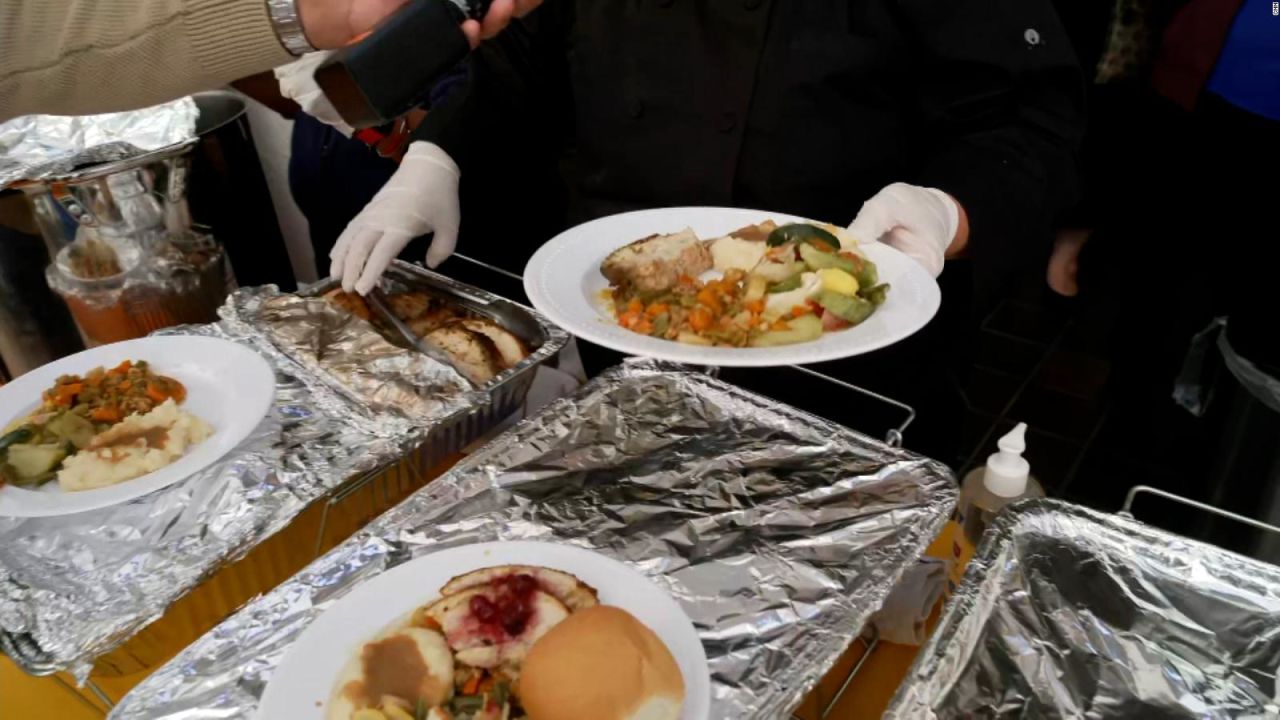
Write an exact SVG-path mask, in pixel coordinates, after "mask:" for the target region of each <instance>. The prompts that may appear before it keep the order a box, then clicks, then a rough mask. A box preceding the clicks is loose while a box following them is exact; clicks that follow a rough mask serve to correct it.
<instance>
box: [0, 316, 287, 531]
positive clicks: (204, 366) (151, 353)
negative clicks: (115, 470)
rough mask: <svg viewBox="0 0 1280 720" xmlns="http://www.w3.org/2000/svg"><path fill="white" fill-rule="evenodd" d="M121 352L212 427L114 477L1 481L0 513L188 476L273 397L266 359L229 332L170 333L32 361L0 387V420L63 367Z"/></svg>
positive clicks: (38, 511) (26, 406)
mask: <svg viewBox="0 0 1280 720" xmlns="http://www.w3.org/2000/svg"><path fill="white" fill-rule="evenodd" d="M125 360H146V361H147V362H148V363H149V364H150V365H151V369H152V370H153V371H154V372H156V373H158V374H160V375H168V376H169V377H172V378H174V379H176V380H178V381H179V382H181V383H182V384H183V385H185V386H186V387H187V399H186V400H185V401H184V402H183V403H182V405H181V407H182V409H183V410H185V411H186V412H189V413H191V414H192V415H195V416H196V417H198V418H200V419H201V420H204V421H205V422H206V423H209V426H210V427H212V428H213V435H212V436H210V437H209V438H208V439H207V440H205V441H204V442H202V443H200V444H199V445H196V446H195V447H194V448H192V449H191V450H190V451H189V452H188V453H187V454H186V455H184V456H182V457H181V458H179V459H178V460H177V461H175V462H174V463H173V464H172V465H168V466H166V467H163V468H161V469H159V470H157V471H155V472H153V473H148V474H146V475H143V476H142V477H139V478H135V479H133V480H129V481H126V482H122V483H120V484H119V485H112V486H110V487H105V488H99V489H97V490H81V491H80V492H62V490H61V489H59V487H58V482H57V481H56V480H53V481H50V482H47V483H45V484H44V485H43V486H42V487H41V488H39V489H38V490H28V489H25V488H19V487H14V486H12V485H5V486H3V487H0V515H8V516H12V517H44V516H49V515H70V514H72V513H78V512H84V511H86V510H96V509H98V508H103V507H107V506H109V505H115V504H117V503H122V502H125V501H128V500H132V499H134V498H137V497H141V496H143V495H146V494H147V493H149V492H154V491H156V490H159V489H160V488H163V487H167V486H169V485H172V484H173V483H175V482H178V481H179V480H182V479H184V478H187V477H189V476H190V475H191V474H192V473H195V472H197V471H199V470H202V469H204V468H206V467H208V466H209V465H211V464H213V463H214V462H216V461H217V460H219V459H220V458H221V457H222V456H223V455H225V454H227V451H229V450H231V449H232V448H234V447H235V446H236V445H239V444H240V441H242V440H244V439H245V438H246V437H248V436H249V433H251V432H253V429H254V428H255V427H257V426H258V423H260V422H262V418H264V417H266V414H267V411H268V410H270V409H271V403H272V402H273V401H274V400H275V389H276V378H275V372H274V371H272V369H271V365H269V364H268V363H267V361H266V360H264V359H263V358H262V356H261V355H259V354H258V353H256V352H253V351H252V350H250V349H248V348H246V347H244V346H241V345H237V344H236V343H233V342H231V341H229V340H221V339H218V338H208V337H197V336H192V335H173V336H166V337H149V338H141V339H138V340H126V341H125V342H119V343H113V344H111V345H103V346H101V347H96V348H93V349H92V350H85V351H84V352H82V353H76V354H75V355H72V356H70V357H65V358H62V359H61V360H58V361H57V362H52V363H49V364H48V365H44V366H42V367H40V368H37V369H35V370H33V371H31V372H29V373H27V374H26V375H23V376H21V377H19V378H18V379H17V380H14V381H13V382H12V383H9V384H8V385H5V386H4V387H0V428H3V427H5V426H7V425H8V424H9V423H10V422H12V421H13V420H16V419H17V418H20V417H23V416H25V415H28V414H30V413H31V412H33V411H34V410H35V409H36V408H37V407H39V406H40V394H41V393H42V392H44V391H45V390H46V389H48V388H49V387H52V386H53V383H54V381H55V380H57V379H58V377H59V376H62V375H84V374H85V373H87V372H89V371H90V370H92V369H94V368H96V367H105V368H108V369H109V368H112V367H115V366H116V365H119V364H120V363H121V362H124V361H125Z"/></svg>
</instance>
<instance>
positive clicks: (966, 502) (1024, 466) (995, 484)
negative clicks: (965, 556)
mask: <svg viewBox="0 0 1280 720" xmlns="http://www.w3.org/2000/svg"><path fill="white" fill-rule="evenodd" d="M1026 433H1027V424H1026V423H1018V425H1017V427H1015V428H1014V429H1013V430H1010V431H1009V433H1008V434H1007V435H1005V436H1004V437H1002V438H1000V441H999V442H997V443H996V447H997V448H999V450H998V451H997V452H994V453H992V454H991V456H990V457H988V458H987V464H986V466H985V467H979V468H974V469H973V470H971V471H970V472H969V474H968V475H965V478H964V482H963V483H962V484H961V486H960V500H959V502H958V503H957V505H956V519H957V520H958V521H959V523H960V526H961V527H962V528H964V536H965V539H967V540H968V541H969V542H970V543H972V544H973V545H977V543H978V540H979V539H980V538H981V537H982V533H983V532H985V531H986V529H987V525H989V524H990V523H991V521H992V520H993V519H995V516H996V515H997V514H998V513H999V512H1000V511H1001V510H1002V509H1004V507H1005V506H1006V505H1011V504H1013V503H1015V502H1017V501H1019V500H1022V499H1025V498H1033V497H1044V489H1043V488H1041V487H1040V483H1039V482H1037V481H1036V479H1035V478H1034V477H1032V476H1031V463H1029V462H1027V461H1026V459H1025V458H1023V457H1022V453H1023V452H1024V451H1025V450H1026V449H1027V442H1026Z"/></svg>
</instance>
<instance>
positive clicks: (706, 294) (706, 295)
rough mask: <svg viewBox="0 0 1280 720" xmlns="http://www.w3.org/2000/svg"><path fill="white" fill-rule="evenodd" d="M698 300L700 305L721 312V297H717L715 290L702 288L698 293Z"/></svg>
mask: <svg viewBox="0 0 1280 720" xmlns="http://www.w3.org/2000/svg"><path fill="white" fill-rule="evenodd" d="M697 299H698V304H699V305H706V306H707V307H709V308H711V309H712V310H714V311H716V312H720V309H721V307H722V305H721V303H720V297H719V296H718V295H716V292H715V290H712V289H711V288H709V287H705V288H702V289H701V290H699V291H698V296H697Z"/></svg>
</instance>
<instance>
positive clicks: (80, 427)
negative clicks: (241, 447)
mask: <svg viewBox="0 0 1280 720" xmlns="http://www.w3.org/2000/svg"><path fill="white" fill-rule="evenodd" d="M274 399H275V373H274V372H273V371H272V369H271V366H270V365H269V364H268V363H267V361H266V360H264V359H263V358H262V356H261V355H259V354H257V353H255V352H253V351H252V350H249V349H248V348H245V347H243V346H241V345H237V344H236V343H233V342H230V341H228V340H221V339H218V338H206V337H195V336H189V335H175V336H168V337H154V338H142V339H139V340H129V341H126V342H120V343H114V344H111V345H103V346H101V347H97V348H93V349H92V350H86V351H84V352H81V353H77V354H75V355H72V356H70V357H65V358H62V359H61V360H58V361H56V362H53V363H50V364H48V365H44V366H42V367H40V368H37V369H36V370H33V371H32V372H29V373H27V374H26V375H22V376H21V377H19V378H18V379H16V380H14V381H13V382H12V383H9V384H8V385H5V386H4V387H0V515H7V516H16V517H41V516H49V515H68V514H71V513H77V512H84V511H86V510H95V509H98V508H102V507H106V506H109V505H114V504H116V503H121V502H125V501H128V500H132V499H134V498H137V497H140V496H142V495H145V494H147V493H149V492H153V491H155V490H159V489H160V488H163V487H166V486H168V485H171V484H173V483H175V482H177V481H179V480H182V479H184V478H186V477H188V476H190V475H191V474H192V473H194V472H197V471H199V470H202V469H204V468H205V467H208V466H209V465H211V464H212V463H214V462H215V461H217V460H218V459H220V458H221V457H222V456H223V455H225V454H226V453H227V452H228V451H229V450H231V449H232V448H234V447H235V446H236V445H238V444H239V443H240V442H241V441H242V440H244V439H245V438H246V437H248V436H249V433H251V432H253V429H254V428H255V427H257V425H258V423H260V422H261V421H262V419H263V418H264V417H265V416H266V414H267V412H268V411H269V410H270V409H271V404H272V402H273V401H274Z"/></svg>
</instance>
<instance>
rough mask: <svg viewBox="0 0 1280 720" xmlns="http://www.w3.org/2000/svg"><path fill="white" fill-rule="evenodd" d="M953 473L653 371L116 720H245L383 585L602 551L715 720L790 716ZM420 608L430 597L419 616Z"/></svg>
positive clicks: (314, 583) (568, 402)
mask: <svg viewBox="0 0 1280 720" xmlns="http://www.w3.org/2000/svg"><path fill="white" fill-rule="evenodd" d="M955 500H956V485H955V478H954V477H953V475H952V474H951V472H950V470H948V469H947V468H946V467H945V466H943V465H941V464H940V463H937V462H934V461H932V460H927V459H925V458H921V457H919V456H916V455H913V454H911V453H908V452H906V451H903V450H899V449H895V448H892V447H889V446H887V445H885V444H883V443H880V442H878V441H875V440H872V439H870V438H867V437H865V436H862V435H858V434H856V433H854V432H852V431H850V430H847V429H845V428H842V427H839V426H836V425H834V424H832V423H829V422H827V421H824V420H821V419H819V418H816V417H814V416H812V415H808V414H805V413H802V412H800V411H798V410H794V409H791V408H788V407H786V406H783V405H780V404H778V403H776V402H774V401H771V400H767V399H765V398H761V397H759V396H756V395H752V394H751V393H748V392H747V391H745V390H741V389H739V388H735V387H733V386H731V385H727V384H725V383H722V382H720V381H718V380H714V379H712V378H710V377H707V376H706V375H701V374H697V373H691V372H687V371H679V370H677V369H675V368H671V367H668V366H663V365H659V364H656V363H652V362H636V363H631V364H628V365H625V366H623V367H621V368H615V369H614V370H611V371H609V372H607V373H605V374H604V375H602V376H601V377H599V378H597V379H596V380H594V381H592V383H590V384H589V385H588V386H586V387H585V388H584V389H582V390H581V391H580V392H579V393H578V394H576V395H574V396H572V397H570V398H567V399H563V400H559V401H556V402H553V403H551V404H550V405H548V406H547V407H546V408H544V409H543V411H542V412H540V413H538V414H537V415H534V416H532V417H530V418H529V419H527V420H525V421H523V422H522V423H520V424H519V425H517V426H516V427H515V428H513V429H512V430H511V431H509V432H507V433H506V434H504V435H502V436H500V437H498V438H497V439H496V440H494V441H493V442H492V443H490V444H489V445H487V446H485V447H484V448H483V449H481V450H479V451H477V452H476V453H475V454H473V455H472V456H470V457H469V458H467V459H466V460H464V461H463V462H462V463H460V464H459V465H458V466H457V467H455V468H454V469H453V470H452V471H450V472H449V473H448V474H447V475H445V476H443V477H441V478H439V479H437V480H436V481H435V482H433V483H431V484H430V485H428V486H427V487H425V488H423V489H422V490H420V491H419V492H418V493H416V494H414V495H413V496H411V497H409V498H408V499H407V500H406V501H405V502H403V503H402V504H400V505H398V506H397V507H395V508H393V509H392V510H390V511H389V512H387V513H386V514H384V515H383V516H382V517H380V518H379V519H377V520H375V521H374V522H373V523H371V524H370V525H369V526H368V527H366V528H365V530H363V531H362V532H361V533H359V534H358V535H356V536H355V537H353V538H351V539H350V540H348V541H347V542H346V543H344V544H342V545H340V546H338V547H337V548H335V549H334V550H333V551H332V552H330V553H328V554H327V555H325V556H324V557H322V558H320V559H319V560H317V561H316V562H314V563H312V564H311V565H310V566H309V567H307V568H306V569H305V570H303V571H302V572H301V573H299V574H298V575H296V576H294V577H293V578H292V579H290V580H289V581H288V582H286V583H284V584H283V585H281V586H280V587H279V588H277V589H275V590H274V591H272V592H271V593H269V594H267V595H265V596H263V597H262V598H260V599H258V600H256V601H254V602H253V603H250V604H249V605H248V606H246V607H245V608H243V609H242V610H241V611H240V612H238V613H236V614H235V615H233V616H232V617H230V618H229V619H228V620H226V621H225V622H223V623H222V624H221V625H219V626H218V627H216V628H214V629H213V630H212V631H210V632H209V633H208V634H206V635H205V636H204V637H202V638H201V639H200V640H198V641H197V642H195V643H194V644H193V645H191V646H190V647H188V648H187V649H186V650H184V651H183V652H182V653H180V654H179V655H178V656H177V657H175V658H174V659H173V660H172V661H170V662H169V663H167V664H166V665H164V666H163V667H161V668H160V669H159V670H158V671H156V672H155V673H154V674H153V675H152V676H151V677H149V678H148V679H147V680H145V681H143V683H142V684H140V685H138V686H137V687H136V688H134V690H133V691H132V692H130V693H129V694H128V695H127V696H126V697H125V698H124V699H123V700H122V701H121V703H120V704H119V705H118V706H117V707H116V708H115V710H114V711H113V712H112V715H111V717H113V718H117V719H121V720H122V719H124V718H148V719H149V720H155V719H157V718H172V719H173V720H177V719H178V718H182V719H183V720H196V719H197V718H210V719H212V718H218V719H220V720H222V719H226V718H249V717H252V716H253V714H254V711H255V708H256V705H257V702H258V698H259V697H260V696H261V694H262V691H263V688H264V686H265V685H266V683H267V682H268V681H269V680H270V678H271V674H272V672H273V670H274V669H275V667H276V665H277V664H278V663H279V662H280V660H281V658H282V657H283V656H284V654H285V652H286V651H287V650H288V649H289V646H290V644H291V643H292V642H293V641H294V640H295V639H296V638H297V637H298V635H299V633H301V632H302V630H303V629H305V628H306V627H307V625H308V624H309V623H310V622H311V621H312V620H313V619H314V618H315V617H316V616H317V615H319V614H320V613H321V612H323V611H324V610H325V609H326V608H327V607H329V606H330V605H331V604H332V603H333V602H334V601H336V600H337V599H339V598H341V597H342V596H343V595H345V594H346V593H347V592H348V591H350V590H351V589H352V588H353V587H355V586H356V585H358V584H359V583H361V582H362V581H364V580H366V579H368V578H370V577H372V576H374V575H376V574H378V573H380V572H383V571H384V570H386V569H388V568H391V567H394V566H396V565H399V564H400V563H403V562H406V561H408V560H411V559H413V558H415V557H418V556H421V555H425V554H427V553H431V552H434V551H436V550H439V549H442V548H445V547H450V546H455V545H462V544H466V543H475V542H482V541H490V540H530V539H536V540H543V541H558V542H564V543H570V544H573V545H577V546H580V547H586V548H591V549H594V550H597V551H599V552H602V553H605V554H607V555H610V556H612V557H614V558H617V559H619V560H622V561H624V562H627V563H629V564H631V565H632V566H633V567H635V568H637V569H638V570H640V571H641V572H643V573H645V574H647V575H648V576H650V577H651V578H653V580H654V582H656V583H658V584H659V585H661V586H662V587H663V588H665V589H667V590H668V591H669V592H670V593H671V594H672V595H673V596H674V597H675V598H676V599H677V600H678V601H679V602H680V603H681V605H682V606H683V607H684V609H685V611H686V612H687V613H688V614H689V616H690V617H691V618H692V619H693V621H694V624H695V625H696V626H697V628H698V631H699V633H700V634H701V636H702V640H703V644H704V646H705V647H706V651H707V656H708V660H709V662H710V667H711V672H712V680H713V686H714V689H713V696H714V697H713V708H714V709H713V713H712V714H713V716H714V717H716V718H748V717H758V718H773V717H779V716H782V715H784V714H785V713H786V712H787V711H788V710H789V709H791V708H793V707H794V706H796V705H797V704H798V703H799V702H800V700H801V699H802V698H803V697H804V695H805V694H806V693H807V692H808V691H809V690H810V689H811V688H812V686H813V685H814V684H815V683H816V682H817V681H818V679H819V678H821V677H822V675H823V673H824V672H825V671H826V670H828V669H829V668H830V667H831V666H832V664H833V663H834V662H835V661H836V659H837V658H838V657H839V656H840V654H841V653H842V652H843V651H844V650H845V649H846V648H847V647H848V645H849V643H850V642H851V641H852V640H853V638H855V637H856V636H857V635H858V633H859V631H860V630H861V629H862V627H863V625H864V624H865V623H866V621H867V620H868V618H869V617H870V616H871V614H872V613H873V612H874V611H875V610H876V609H877V608H879V607H880V604H881V602H882V601H883V600H884V598H885V597H886V596H887V595H888V593H889V591H890V589H891V588H892V587H893V586H894V584H895V583H896V581H897V579H898V578H899V576H901V574H902V573H903V572H904V571H905V569H906V568H907V567H909V566H910V565H911V564H913V563H915V562H916V558H917V557H919V556H920V554H921V553H923V551H924V550H925V548H926V547H927V545H928V544H929V542H930V541H931V540H932V539H933V537H934V536H935V535H936V534H937V532H938V531H939V530H940V529H941V527H942V525H943V524H944V523H945V522H946V520H947V517H948V516H949V515H950V513H951V510H952V507H953V506H954V504H955ZM424 599H425V598H424Z"/></svg>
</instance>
